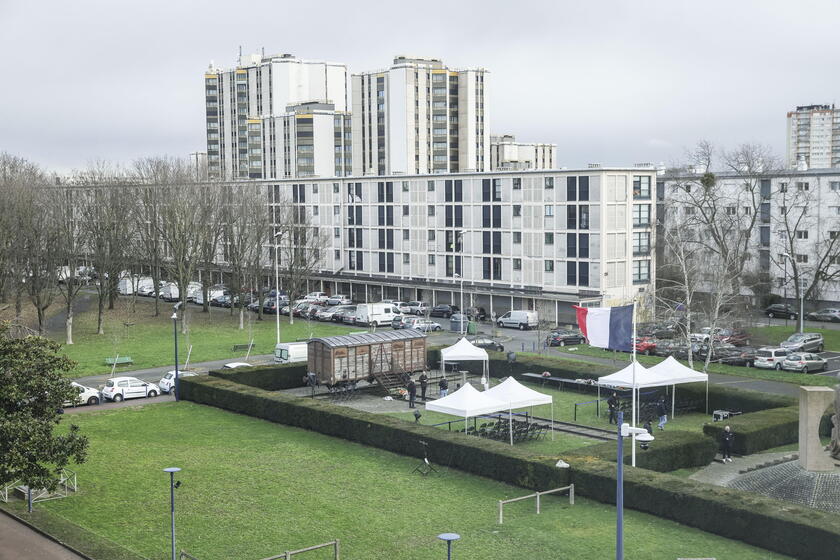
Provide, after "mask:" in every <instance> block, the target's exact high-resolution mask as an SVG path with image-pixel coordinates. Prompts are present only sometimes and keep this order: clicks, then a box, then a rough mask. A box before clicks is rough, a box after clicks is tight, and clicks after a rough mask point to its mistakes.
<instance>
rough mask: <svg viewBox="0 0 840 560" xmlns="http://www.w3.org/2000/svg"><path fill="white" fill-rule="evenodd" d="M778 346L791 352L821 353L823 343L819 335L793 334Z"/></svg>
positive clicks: (821, 336)
mask: <svg viewBox="0 0 840 560" xmlns="http://www.w3.org/2000/svg"><path fill="white" fill-rule="evenodd" d="M779 346H781V347H782V348H787V349H788V350H790V351H791V352H822V351H823V349H824V348H825V341H824V340H823V335H821V334H820V333H794V334H792V335H790V336H789V337H788V339H787V340H785V341H783V342H782V343H781V344H779Z"/></svg>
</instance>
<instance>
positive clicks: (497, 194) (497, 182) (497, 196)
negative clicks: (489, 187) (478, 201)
mask: <svg viewBox="0 0 840 560" xmlns="http://www.w3.org/2000/svg"><path fill="white" fill-rule="evenodd" d="M501 201H502V180H501V179H493V202H501Z"/></svg>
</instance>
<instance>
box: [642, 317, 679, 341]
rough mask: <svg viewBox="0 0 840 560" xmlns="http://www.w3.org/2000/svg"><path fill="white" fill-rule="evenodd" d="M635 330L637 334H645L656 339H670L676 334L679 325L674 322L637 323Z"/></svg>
mask: <svg viewBox="0 0 840 560" xmlns="http://www.w3.org/2000/svg"><path fill="white" fill-rule="evenodd" d="M636 332H637V334H638V335H639V336H647V337H652V338H656V339H658V340H662V339H671V338H674V337H676V336H677V334H678V332H679V325H678V324H677V323H676V322H673V321H671V322H666V323H643V324H641V325H638V326H637V328H636Z"/></svg>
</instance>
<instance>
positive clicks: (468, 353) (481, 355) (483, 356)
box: [440, 338, 490, 400]
mask: <svg viewBox="0 0 840 560" xmlns="http://www.w3.org/2000/svg"><path fill="white" fill-rule="evenodd" d="M470 361H481V362H484V365H483V367H482V370H481V371H482V378H483V379H487V378H488V373H487V368H488V366H489V363H490V358H489V356H487V351H486V350H484V349H483V348H479V347H477V346H474V345H473V344H472V343H471V342H470V341H469V340H467V339H466V338H462V339H461V340H459V341H458V342H456V343H455V344H453V345H452V346H449V347H448V348H444V349H443V350H441V351H440V370H441V372H442V373H443V374H444V375H446V362H470ZM444 398H446V397H444ZM441 400H442V399H441Z"/></svg>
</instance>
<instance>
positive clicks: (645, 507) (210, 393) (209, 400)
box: [181, 377, 840, 560]
mask: <svg viewBox="0 0 840 560" xmlns="http://www.w3.org/2000/svg"><path fill="white" fill-rule="evenodd" d="M182 383H183V384H182V387H181V392H182V396H183V398H185V399H187V400H191V401H194V402H197V403H201V404H209V405H212V406H217V407H219V408H225V409H228V410H232V411H235V412H240V413H243V414H248V415H250V416H255V417H258V418H264V419H266V420H270V421H273V422H279V423H282V424H288V425H291V426H297V427H300V428H305V429H310V430H314V431H317V432H320V433H323V434H326V435H330V436H335V437H340V438H343V439H347V440H350V441H356V442H359V443H363V444H366V445H371V446H373V447H378V448H381V449H386V450H388V451H393V452H395V453H400V454H403V455H409V456H414V457H421V456H422V450H421V449H420V447H421V446H420V445H419V442H418V440H419V439H423V440H424V441H427V442H429V444H430V445H429V451H430V455H431V459H432V461H434V462H435V463H438V464H445V465H448V466H452V467H455V468H458V469H461V470H464V471H467V472H471V473H474V474H477V475H480V476H486V477H489V478H493V479H495V480H499V481H502V482H507V483H510V484H515V485H517V486H521V487H524V488H529V489H545V488H553V487H558V486H565V485H566V484H568V483H569V482H572V483H574V484H575V490H576V492H577V493H578V494H580V495H583V496H587V497H589V498H593V499H595V500H598V501H601V502H604V503H614V502H615V484H616V482H615V476H616V474H615V471H616V468H615V463H614V462H612V461H608V460H603V459H600V458H598V457H595V456H592V455H574V456H571V455H568V454H567V455H566V456H567V458H568V459H569V460H570V462H571V469H558V468H556V467H554V466H553V463H554V462H555V461H556V457H548V456H540V455H536V454H534V453H530V452H527V451H523V450H520V449H517V448H515V447H513V448H512V447H510V446H508V445H505V444H503V443H500V442H495V441H488V440H484V439H477V438H471V437H468V436H464V435H463V434H460V433H457V432H448V431H446V430H439V429H436V428H432V427H429V426H423V425H418V424H413V423H411V422H406V421H403V420H400V419H397V418H393V417H389V416H385V415H376V414H372V413H366V412H362V411H358V410H354V409H351V408H347V407H341V406H336V405H331V404H329V403H326V402H317V401H312V400H310V399H298V398H295V397H289V396H286V395H283V394H278V393H268V392H266V391H264V390H261V389H257V388H253V387H247V386H243V385H238V384H236V383H233V382H231V381H228V380H225V379H221V378H211V377H189V378H185V379H184V380H183V382H182ZM675 441H676V440H675ZM663 442H664V440H663ZM663 445H664V443H663ZM603 452H604V453H606V446H605V447H604V450H603ZM699 453H708V450H707V449H706V450H704V449H703V448H702V446H701V445H700V444H699V443H698V454H699ZM637 458H638V456H637ZM569 470H571V472H569ZM624 489H625V504H626V505H627V506H628V507H631V508H633V509H636V510H639V511H644V512H647V513H650V514H653V515H656V516H658V517H662V518H667V519H672V520H674V521H677V522H679V523H684V524H686V525H689V526H692V527H696V528H698V529H702V530H704V531H708V532H711V533H714V534H717V535H721V536H724V537H727V538H733V539H738V540H741V541H744V542H747V543H749V544H753V545H756V546H760V547H763V548H765V549H768V550H772V551H775V552H780V553H782V554H788V555H791V556H794V557H798V558H809V559H812V560H829V559H832V560H834V559H835V558H836V553H837V548H836V547H837V543H838V542H840V516H838V515H836V514H830V513H826V512H822V511H818V510H811V509H808V508H803V507H797V506H792V505H791V504H787V503H785V502H780V501H777V500H773V499H770V498H765V497H763V496H759V495H753V494H747V493H743V492H739V491H736V490H730V489H726V488H718V487H714V486H709V485H706V484H701V483H696V482H693V481H690V480H684V479H681V478H677V477H673V476H670V475H667V474H661V473H657V472H654V471H650V470H646V469H642V468H637V469H625V486H624ZM756 528H761V530H756Z"/></svg>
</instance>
